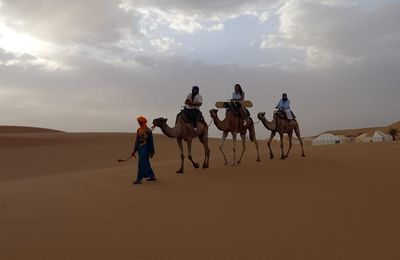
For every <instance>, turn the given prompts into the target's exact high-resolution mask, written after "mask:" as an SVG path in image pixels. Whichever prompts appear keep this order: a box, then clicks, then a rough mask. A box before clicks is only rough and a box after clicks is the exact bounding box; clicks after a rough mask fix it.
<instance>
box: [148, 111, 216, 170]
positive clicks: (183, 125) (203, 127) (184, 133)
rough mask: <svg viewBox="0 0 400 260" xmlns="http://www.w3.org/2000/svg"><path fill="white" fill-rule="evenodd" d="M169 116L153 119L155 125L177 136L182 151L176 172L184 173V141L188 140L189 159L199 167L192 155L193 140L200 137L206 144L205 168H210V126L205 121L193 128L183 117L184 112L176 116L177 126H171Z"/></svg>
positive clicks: (171, 135)
mask: <svg viewBox="0 0 400 260" xmlns="http://www.w3.org/2000/svg"><path fill="white" fill-rule="evenodd" d="M167 120H168V119H167V118H162V117H160V118H157V119H154V120H153V125H154V126H158V127H159V128H160V129H161V131H162V132H163V133H164V134H165V135H166V136H168V137H170V138H176V140H177V142H178V146H179V150H180V153H181V167H180V169H179V170H178V171H176V173H183V165H184V159H185V155H184V152H183V143H182V141H183V140H184V141H186V143H187V146H188V159H189V160H190V161H191V162H192V164H193V167H194V168H196V169H197V168H199V164H198V163H196V162H195V161H193V157H192V140H193V138H196V137H198V138H199V140H200V142H201V143H202V144H203V146H204V154H205V156H204V162H203V169H205V168H208V166H209V159H210V149H209V148H208V126H207V124H206V123H205V122H198V123H197V130H196V131H195V130H194V128H193V124H192V123H191V122H186V121H185V120H184V118H183V113H180V114H178V115H177V117H176V121H175V126H174V127H172V128H171V127H169V126H168V124H167Z"/></svg>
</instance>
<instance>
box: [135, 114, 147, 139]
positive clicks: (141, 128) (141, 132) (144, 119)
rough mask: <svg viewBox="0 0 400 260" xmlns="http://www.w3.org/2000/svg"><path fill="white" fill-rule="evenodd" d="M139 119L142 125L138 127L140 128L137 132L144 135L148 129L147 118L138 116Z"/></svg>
mask: <svg viewBox="0 0 400 260" xmlns="http://www.w3.org/2000/svg"><path fill="white" fill-rule="evenodd" d="M137 121H138V123H139V125H140V127H139V128H138V130H137V133H138V134H139V135H142V134H143V133H144V132H145V131H146V130H147V128H148V127H147V119H146V118H145V117H144V116H139V117H138V118H137Z"/></svg>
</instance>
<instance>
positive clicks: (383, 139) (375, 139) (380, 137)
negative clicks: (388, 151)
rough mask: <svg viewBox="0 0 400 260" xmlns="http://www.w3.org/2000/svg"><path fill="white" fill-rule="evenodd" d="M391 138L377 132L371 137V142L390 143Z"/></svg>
mask: <svg viewBox="0 0 400 260" xmlns="http://www.w3.org/2000/svg"><path fill="white" fill-rule="evenodd" d="M392 140H393V139H392V136H390V135H388V134H386V133H384V132H382V131H380V130H378V131H376V132H375V133H374V135H373V136H372V142H390V141H392Z"/></svg>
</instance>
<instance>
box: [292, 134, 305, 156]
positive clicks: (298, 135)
mask: <svg viewBox="0 0 400 260" xmlns="http://www.w3.org/2000/svg"><path fill="white" fill-rule="evenodd" d="M294 132H295V133H296V136H297V138H298V139H299V142H300V146H301V156H302V157H306V154H305V153H304V148H303V140H302V138H301V136H300V129H299V127H296V128H295V129H294Z"/></svg>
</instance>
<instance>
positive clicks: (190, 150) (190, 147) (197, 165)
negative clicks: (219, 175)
mask: <svg viewBox="0 0 400 260" xmlns="http://www.w3.org/2000/svg"><path fill="white" fill-rule="evenodd" d="M187 147H188V159H189V160H190V161H191V162H192V164H193V167H194V168H195V169H198V168H199V167H200V166H199V164H198V163H197V162H195V161H193V157H192V139H189V140H188V141H187Z"/></svg>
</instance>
